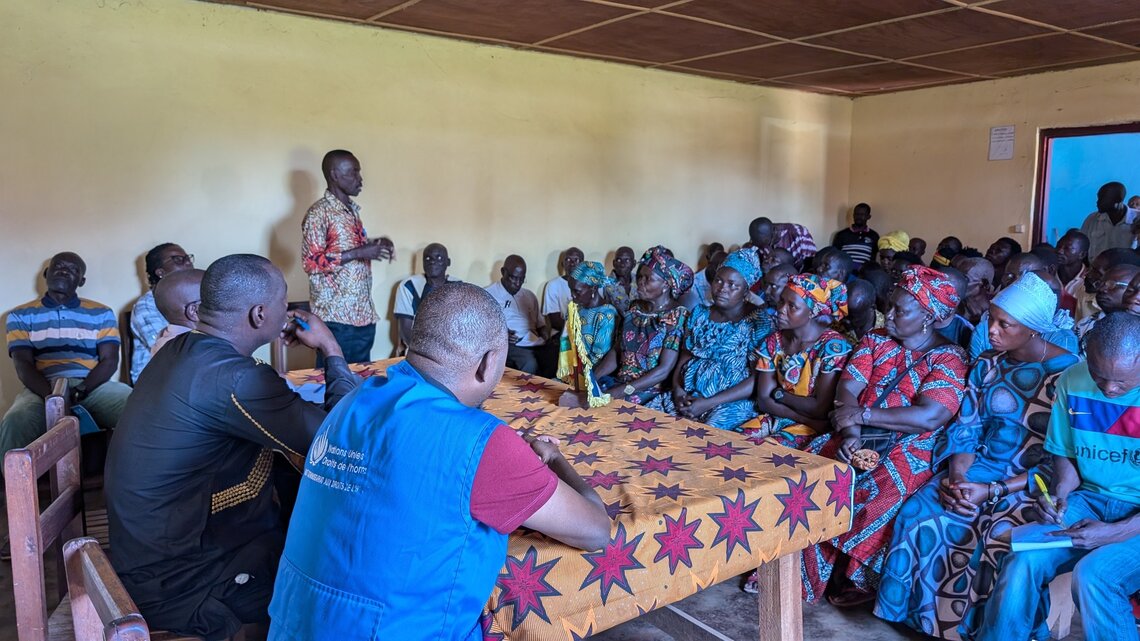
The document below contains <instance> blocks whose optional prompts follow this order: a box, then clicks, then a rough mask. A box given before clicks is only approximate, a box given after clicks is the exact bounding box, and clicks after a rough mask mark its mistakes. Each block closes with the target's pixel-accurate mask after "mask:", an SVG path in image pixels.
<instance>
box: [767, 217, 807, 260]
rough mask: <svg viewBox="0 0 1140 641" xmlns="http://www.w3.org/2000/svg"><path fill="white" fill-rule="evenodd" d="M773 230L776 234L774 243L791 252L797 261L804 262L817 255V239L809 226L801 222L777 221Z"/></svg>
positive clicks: (779, 247) (777, 246)
mask: <svg viewBox="0 0 1140 641" xmlns="http://www.w3.org/2000/svg"><path fill="white" fill-rule="evenodd" d="M772 231H773V233H775V235H776V242H775V243H773V245H774V246H775V247H776V248H778V249H786V250H788V251H789V252H791V253H792V258H794V259H795V260H796V262H797V263H799V264H803V262H804V261H805V260H807V259H809V258H811V257H812V256H815V253H816V247H815V239H814V238H812V235H811V232H810V231H808V228H807V227H804V226H803V225H801V224H799V223H775V224H774V225H772Z"/></svg>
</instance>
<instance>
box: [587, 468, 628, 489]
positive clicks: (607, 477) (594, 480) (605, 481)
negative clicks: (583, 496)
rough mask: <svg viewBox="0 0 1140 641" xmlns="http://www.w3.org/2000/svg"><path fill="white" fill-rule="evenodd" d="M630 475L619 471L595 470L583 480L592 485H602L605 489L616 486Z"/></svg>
mask: <svg viewBox="0 0 1140 641" xmlns="http://www.w3.org/2000/svg"><path fill="white" fill-rule="evenodd" d="M627 478H629V477H628V476H622V475H621V473H619V472H601V471H597V470H595V471H594V473H593V474H591V475H589V476H586V477H583V479H582V480H584V481H585V482H587V483H589V484H590V487H600V488H602V489H605V490H612V489H614V486H616V485H618V484H619V483H621V482H622V481H624V480H625V479H627Z"/></svg>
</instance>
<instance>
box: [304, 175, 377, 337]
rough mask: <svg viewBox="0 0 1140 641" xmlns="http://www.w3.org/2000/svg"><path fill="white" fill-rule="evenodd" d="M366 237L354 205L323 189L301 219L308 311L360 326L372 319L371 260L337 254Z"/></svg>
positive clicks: (357, 210)
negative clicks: (307, 286) (342, 259)
mask: <svg viewBox="0 0 1140 641" xmlns="http://www.w3.org/2000/svg"><path fill="white" fill-rule="evenodd" d="M367 243H368V234H367V233H366V232H365V231H364V223H362V222H361V221H360V206H359V205H357V204H356V203H355V202H353V203H352V205H351V206H348V205H345V204H344V203H342V202H341V201H340V200H338V199H337V197H336V196H334V195H332V193H331V192H329V191H328V190H326V191H325V195H324V196H323V197H322V198H321V199H320V200H318V201H317V202H315V203H313V206H312V207H310V208H309V211H308V212H307V213H306V214H305V218H304V219H303V220H302V221H301V267H302V268H303V269H304V270H305V273H306V274H308V275H309V300H310V301H312V305H313V313H314V314H316V315H317V316H320V317H321V320H323V321H325V322H326V323H329V322H332V323H342V324H344V325H353V326H356V327H363V326H365V325H371V324H373V323H375V322H376V307H375V305H374V304H373V303H372V261H368V260H350V261H348V262H341V258H340V256H341V254H342V253H344V252H346V251H348V250H350V249H355V248H357V247H360V246H362V245H365V244H367Z"/></svg>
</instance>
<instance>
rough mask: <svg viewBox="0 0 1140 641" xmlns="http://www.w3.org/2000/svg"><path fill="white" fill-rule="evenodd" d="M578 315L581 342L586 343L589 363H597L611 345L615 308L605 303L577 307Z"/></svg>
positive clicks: (615, 323)
mask: <svg viewBox="0 0 1140 641" xmlns="http://www.w3.org/2000/svg"><path fill="white" fill-rule="evenodd" d="M578 317H579V318H580V319H582V342H583V343H584V344H585V345H586V351H587V352H588V353H587V356H588V357H589V358H590V362H591V363H593V364H594V365H597V364H598V363H600V362H601V360H602V357H603V356H605V355H606V352H608V351H610V348H611V347H613V344H614V327H615V326H616V325H617V310H616V309H614V306H613V305H606V304H602V305H598V306H597V307H589V308H586V307H579V308H578Z"/></svg>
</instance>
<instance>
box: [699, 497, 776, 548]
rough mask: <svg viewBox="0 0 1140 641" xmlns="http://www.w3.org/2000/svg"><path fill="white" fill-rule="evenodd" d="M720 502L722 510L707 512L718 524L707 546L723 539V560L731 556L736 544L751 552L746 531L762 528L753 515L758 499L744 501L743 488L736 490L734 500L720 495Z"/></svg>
mask: <svg viewBox="0 0 1140 641" xmlns="http://www.w3.org/2000/svg"><path fill="white" fill-rule="evenodd" d="M720 502H721V505H723V506H724V511H723V512H709V518H711V519H712V520H713V521H714V522H715V523H716V524H717V526H718V529H717V533H716V536H715V537H713V542H712V545H711V546H709V547H716V545H717V544H718V543H720V542H721V541H723V542H724V543H725V546H724V560H725V561H728V559H729V558H730V557H732V551H733V550H734V549H735V548H736V546H737V545H739V546H741V547H743V548H744V550H745V551H746V552H748V553H749V554H751V553H752V548H751V547H750V546H749V545H748V533H749V532H760V531H761V530H762V529H763V528H761V527H760V524H759V523H757V522H756V518H755V516H754V515H755V514H756V507H757V506H758V505H760V499H759V498H757V499H756V500H755V501H753V502H751V503H745V502H744V490H737V491H736V500H731V501H730V500H729V498H728V497H727V496H721V497H720Z"/></svg>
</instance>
